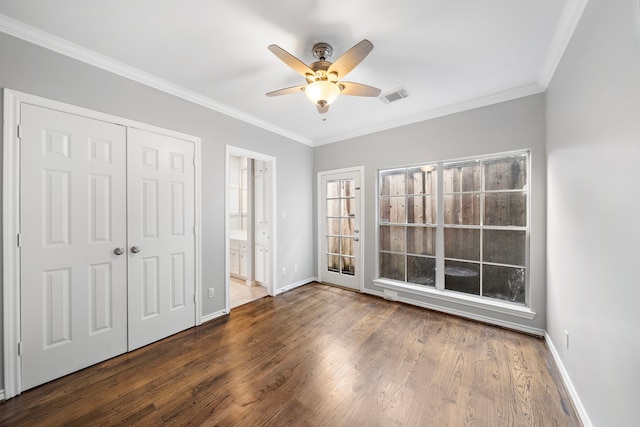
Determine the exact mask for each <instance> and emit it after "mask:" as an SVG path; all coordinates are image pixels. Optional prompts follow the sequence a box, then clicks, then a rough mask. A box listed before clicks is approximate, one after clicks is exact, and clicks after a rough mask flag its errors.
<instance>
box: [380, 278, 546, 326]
mask: <svg viewBox="0 0 640 427" xmlns="http://www.w3.org/2000/svg"><path fill="white" fill-rule="evenodd" d="M373 283H374V284H376V285H378V286H380V287H383V288H386V289H393V290H395V291H401V292H406V293H409V294H413V295H419V296H425V297H429V298H433V299H437V300H440V301H446V302H451V303H455V304H462V305H466V306H468V307H473V308H479V309H483V310H489V311H493V312H496V313H501V314H508V315H510V316H516V317H520V318H523V319H528V320H531V319H533V318H534V317H535V316H536V313H535V311H532V310H531V309H530V308H529V307H524V306H519V305H515V304H509V303H506V302H501V301H493V300H488V299H487V298H481V297H476V296H473V295H466V294H462V293H459V292H454V291H447V290H442V291H440V290H437V289H435V288H430V287H425V286H419V285H412V284H410V283H404V282H396V281H393V280H388V279H374V280H373Z"/></svg>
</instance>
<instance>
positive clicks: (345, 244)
mask: <svg viewBox="0 0 640 427" xmlns="http://www.w3.org/2000/svg"><path fill="white" fill-rule="evenodd" d="M326 191H327V200H326V203H327V217H328V218H327V261H328V262H327V269H328V270H329V271H332V272H337V273H340V274H349V275H354V271H355V264H354V263H355V258H354V257H353V255H354V242H355V240H354V237H353V236H354V235H355V232H354V229H355V180H353V179H340V180H332V181H328V182H327V187H326Z"/></svg>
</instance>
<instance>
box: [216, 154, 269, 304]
mask: <svg viewBox="0 0 640 427" xmlns="http://www.w3.org/2000/svg"><path fill="white" fill-rule="evenodd" d="M274 183H275V158H272V157H270V156H266V155H263V154H261V153H255V152H251V151H247V150H244V149H240V148H237V147H231V146H227V204H226V205H227V222H226V236H227V245H226V254H227V260H228V261H227V264H226V265H227V275H226V277H227V286H226V289H227V310H231V309H233V308H235V307H238V306H240V305H243V304H245V303H247V302H250V301H253V300H255V299H258V298H262V297H265V296H267V295H271V296H273V295H275V292H274V291H275V282H274V275H273V272H274V271H275V269H274V267H273V266H274V265H275V253H274V248H275V243H274V236H275V227H276V226H275V221H274V217H275V216H274V215H273V209H274V206H275V204H274V188H275V186H274Z"/></svg>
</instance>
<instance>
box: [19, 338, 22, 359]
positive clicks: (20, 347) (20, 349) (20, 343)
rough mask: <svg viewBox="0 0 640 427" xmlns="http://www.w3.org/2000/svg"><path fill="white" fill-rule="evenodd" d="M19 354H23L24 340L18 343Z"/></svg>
mask: <svg viewBox="0 0 640 427" xmlns="http://www.w3.org/2000/svg"><path fill="white" fill-rule="evenodd" d="M18 356H22V341H20V342H19V343H18Z"/></svg>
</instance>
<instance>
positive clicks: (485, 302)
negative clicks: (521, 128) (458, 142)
mask: <svg viewBox="0 0 640 427" xmlns="http://www.w3.org/2000/svg"><path fill="white" fill-rule="evenodd" d="M521 154H526V155H527V184H526V189H525V194H526V209H527V212H526V225H525V226H524V227H515V226H513V227H505V226H496V227H493V226H485V225H484V224H483V220H482V218H481V221H480V224H479V225H474V226H466V225H453V226H452V225H449V224H447V228H461V229H462V228H471V229H478V230H481V229H499V230H507V229H508V230H514V231H517V230H522V231H525V266H524V268H525V304H524V305H522V304H519V303H512V302H508V301H503V300H499V299H494V298H491V297H486V296H482V295H473V294H466V293H462V292H456V291H450V290H447V289H445V288H444V286H445V275H444V266H445V256H444V229H445V224H444V196H445V194H444V182H443V177H444V169H443V166H444V165H445V164H449V163H456V162H465V161H476V160H479V161H480V162H481V165H482V164H483V163H484V161H485V160H490V159H495V158H500V157H509V156H514V155H521ZM422 165H437V168H438V169H437V170H438V184H437V185H438V191H437V220H436V284H435V287H432V286H425V285H419V284H413V283H410V282H403V281H398V280H392V279H387V278H382V277H380V253H381V250H380V225H381V221H380V172H382V171H388V170H393V169H405V168H412V167H418V166H422ZM531 170H532V168H531V150H517V151H509V152H502V153H493V154H486V155H480V156H471V157H464V158H457V159H450V160H441V161H437V162H433V161H426V162H422V163H418V164H411V165H406V166H395V167H389V168H384V169H379V170H378V171H377V174H376V195H377V201H376V251H375V254H376V279H374V280H373V282H374V284H376V285H378V286H380V287H382V288H384V289H390V290H392V291H396V292H403V293H406V294H410V295H416V296H427V297H430V298H433V299H436V300H439V301H443V302H449V303H458V304H462V305H465V306H469V307H474V308H482V309H487V310H490V311H494V312H498V313H503V314H509V315H513V316H517V317H521V318H525V319H533V318H534V317H535V314H536V313H535V312H534V311H532V310H531V282H530V227H531V182H532V179H531ZM491 192H492V191H485V186H484V171H483V172H482V187H481V190H480V191H478V192H476V193H478V194H482V193H484V194H487V193H491ZM447 194H451V193H447ZM483 207H484V198H483V197H481V207H480V212H481V217H482V212H484V210H483ZM405 226H410V224H405ZM480 246H481V248H482V239H481V241H480ZM481 250H482V249H481ZM406 255H407V253H406V247H405V256H406ZM478 264H479V265H480V266H482V265H483V264H489V265H495V264H496V263H487V262H483V261H482V258H480V262H479V263H478ZM406 269H407V266H406V263H405V277H406ZM480 270H482V268H480ZM481 283H482V282H481ZM481 286H482V284H481Z"/></svg>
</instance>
